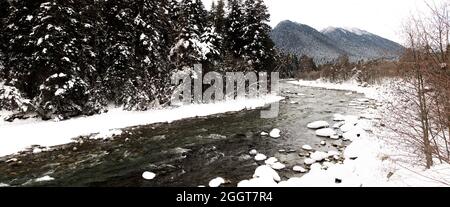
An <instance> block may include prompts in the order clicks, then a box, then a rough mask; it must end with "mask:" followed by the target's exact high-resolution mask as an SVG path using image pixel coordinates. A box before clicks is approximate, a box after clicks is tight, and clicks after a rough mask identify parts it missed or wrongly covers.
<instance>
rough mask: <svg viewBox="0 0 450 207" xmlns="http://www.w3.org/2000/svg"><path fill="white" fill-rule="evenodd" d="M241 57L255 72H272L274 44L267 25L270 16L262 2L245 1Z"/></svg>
mask: <svg viewBox="0 0 450 207" xmlns="http://www.w3.org/2000/svg"><path fill="white" fill-rule="evenodd" d="M244 5H245V6H244V8H245V29H244V35H243V39H244V44H245V45H244V47H243V49H244V51H243V56H244V57H245V59H246V60H247V61H248V62H249V64H250V65H251V66H252V67H253V68H254V69H255V70H257V71H272V70H273V68H274V63H275V54H276V51H275V49H274V43H273V42H272V40H271V38H270V31H271V28H270V26H269V25H268V22H269V19H270V15H269V12H268V9H267V6H266V5H265V4H264V0H245V4H244Z"/></svg>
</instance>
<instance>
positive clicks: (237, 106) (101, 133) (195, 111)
mask: <svg viewBox="0 0 450 207" xmlns="http://www.w3.org/2000/svg"><path fill="white" fill-rule="evenodd" d="M282 99H283V98H282V97H279V96H275V95H268V96H266V97H263V98H258V99H247V100H234V101H227V102H222V103H215V104H197V105H185V106H181V107H178V108H170V109H161V110H149V111H143V112H142V111H124V110H122V109H120V108H112V109H110V110H109V112H108V113H104V114H99V115H94V116H89V117H79V118H73V119H70V120H65V121H59V122H56V121H42V120H38V119H28V120H16V121H14V122H12V123H10V122H5V121H3V118H4V117H5V116H6V115H8V114H9V113H10V112H7V111H0V157H2V156H6V155H11V154H14V153H16V152H18V151H21V150H25V149H27V148H30V147H31V146H33V145H38V146H41V147H51V146H57V145H62V144H67V143H70V142H72V141H73V139H74V138H76V137H79V136H86V135H91V134H97V133H98V134H97V135H96V136H93V138H98V139H101V138H105V137H109V136H112V135H118V134H120V133H121V131H120V129H122V128H126V127H132V126H140V125H148V124H154V123H165V122H173V121H176V120H181V119H186V118H193V117H202V116H208V115H213V114H221V113H226V112H232V111H241V110H245V109H255V108H259V107H263V106H265V105H267V104H270V103H274V102H278V101H280V100H282ZM40 151H41V150H39V149H36V152H40Z"/></svg>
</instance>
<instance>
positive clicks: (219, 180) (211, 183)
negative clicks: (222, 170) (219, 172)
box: [209, 177, 225, 188]
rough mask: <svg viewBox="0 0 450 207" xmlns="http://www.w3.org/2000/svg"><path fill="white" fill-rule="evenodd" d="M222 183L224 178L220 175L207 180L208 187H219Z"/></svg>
mask: <svg viewBox="0 0 450 207" xmlns="http://www.w3.org/2000/svg"><path fill="white" fill-rule="evenodd" d="M224 183H225V179H223V178H221V177H218V178H214V179H212V180H211V181H209V187H211V188H217V187H220V186H221V185H222V184H224Z"/></svg>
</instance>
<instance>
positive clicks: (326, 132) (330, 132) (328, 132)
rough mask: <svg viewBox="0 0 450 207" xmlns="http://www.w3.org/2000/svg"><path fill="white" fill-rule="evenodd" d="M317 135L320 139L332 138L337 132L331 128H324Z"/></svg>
mask: <svg viewBox="0 0 450 207" xmlns="http://www.w3.org/2000/svg"><path fill="white" fill-rule="evenodd" d="M316 135H317V136H319V137H328V138H330V137H331V136H333V135H336V131H334V129H331V128H324V129H319V130H317V131H316Z"/></svg>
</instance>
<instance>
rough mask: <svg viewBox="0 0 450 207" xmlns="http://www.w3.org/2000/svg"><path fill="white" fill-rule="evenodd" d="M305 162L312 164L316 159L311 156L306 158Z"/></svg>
mask: <svg viewBox="0 0 450 207" xmlns="http://www.w3.org/2000/svg"><path fill="white" fill-rule="evenodd" d="M304 163H305V165H312V164H314V163H316V160H314V159H311V158H306V159H305V161H304Z"/></svg>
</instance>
